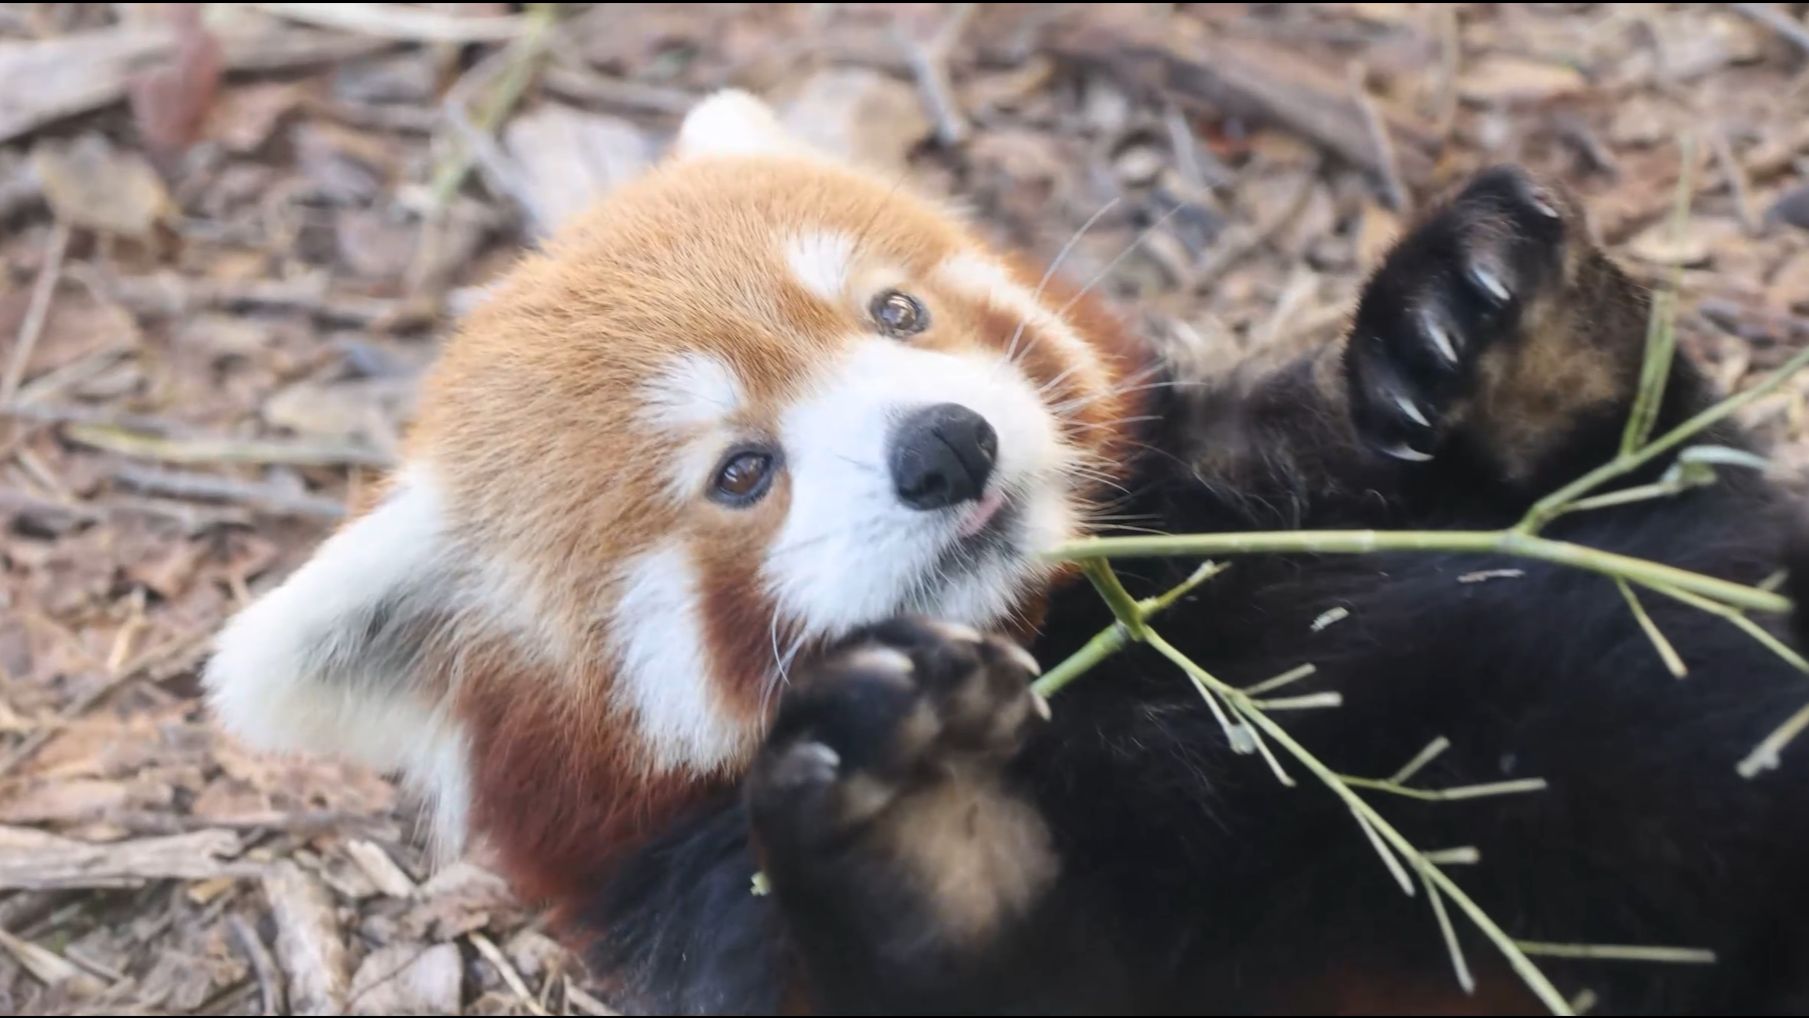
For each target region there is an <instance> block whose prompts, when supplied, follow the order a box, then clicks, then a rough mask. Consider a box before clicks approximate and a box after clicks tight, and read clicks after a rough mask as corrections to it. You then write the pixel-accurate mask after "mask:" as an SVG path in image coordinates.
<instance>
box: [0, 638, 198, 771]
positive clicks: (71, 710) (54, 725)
mask: <svg viewBox="0 0 1809 1018" xmlns="http://www.w3.org/2000/svg"><path fill="white" fill-rule="evenodd" d="M212 636H213V627H212V626H209V627H207V628H205V629H201V630H197V631H194V632H190V633H186V634H183V635H181V636H176V637H172V638H171V639H168V640H165V641H164V642H163V643H161V644H158V645H157V646H156V647H153V648H151V649H150V650H147V651H145V652H143V653H141V654H139V655H138V657H136V658H134V659H133V660H131V661H129V662H127V663H126V664H125V665H122V666H121V667H120V669H119V670H118V671H117V672H115V673H114V674H113V675H111V676H109V677H108V678H107V679H106V680H105V681H103V682H100V683H97V684H96V685H95V686H94V687H93V688H91V689H89V690H88V691H87V692H85V693H83V694H82V695H80V696H78V697H76V698H75V699H74V700H71V701H69V703H67V704H65V705H64V707H63V709H62V710H61V711H59V712H57V717H56V720H55V721H54V722H51V723H49V724H46V725H45V726H44V727H42V728H39V729H38V730H37V731H35V732H32V733H31V734H30V735H27V736H26V737H25V738H24V739H23V740H22V741H21V742H20V743H19V745H17V746H15V747H13V751H12V752H11V753H8V754H7V755H6V756H5V757H3V758H0V776H4V775H6V774H10V773H11V772H12V770H13V768H15V767H17V766H19V765H20V764H21V763H24V762H25V761H26V760H29V759H31V757H32V756H33V755H34V754H36V753H37V751H38V750H40V749H42V748H43V747H44V744H45V743H47V742H49V741H50V740H51V739H52V738H53V737H54V736H55V735H56V734H57V733H58V732H61V731H62V730H63V726H65V725H67V724H68V723H69V722H71V721H73V720H75V719H76V718H78V717H81V716H82V715H83V714H86V713H87V712H88V711H89V709H90V708H92V707H93V706H94V705H95V704H97V703H99V702H101V701H102V700H104V699H106V698H107V696H108V695H109V694H111V693H112V692H113V691H114V690H116V689H118V688H119V687H121V686H123V685H125V684H126V683H128V682H131V681H132V680H134V679H136V678H138V677H139V676H141V675H144V674H146V673H148V672H150V671H151V670H152V669H154V668H156V667H157V666H159V665H162V664H166V663H168V662H172V661H181V660H183V659H184V655H190V654H192V655H195V656H197V657H198V656H199V655H200V653H201V652H202V651H203V650H204V648H205V647H206V645H207V642H208V640H209V639H211V638H212Z"/></svg>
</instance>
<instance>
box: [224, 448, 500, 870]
mask: <svg viewBox="0 0 1809 1018" xmlns="http://www.w3.org/2000/svg"><path fill="white" fill-rule="evenodd" d="M445 542H446V537H445V521H444V511H443V506H442V501H441V496H440V493H439V488H438V485H437V484H436V483H435V482H434V481H433V479H432V478H431V477H430V476H429V475H428V474H427V472H426V471H425V470H424V469H422V468H420V467H411V468H407V469H405V470H404V471H403V472H402V473H401V474H400V475H399V476H398V478H397V485H396V488H395V490H394V491H393V492H392V493H391V494H390V495H389V496H388V497H387V498H385V499H384V501H383V502H382V504H380V505H379V506H377V507H376V508H375V509H373V510H371V511H370V512H369V513H368V514H366V515H365V516H363V517H361V518H360V519H358V520H356V521H354V522H353V523H351V524H350V525H348V526H347V527H346V528H345V529H344V530H341V531H340V532H339V533H338V534H335V535H334V536H333V537H331V538H329V539H328V540H327V541H326V542H325V543H324V544H322V546H321V548H320V549H319V551H317V552H316V553H315V555H314V557H313V558H312V559H310V560H309V561H308V562H307V564H305V565H303V566H302V567H301V568H300V569H298V570H296V571H295V573H294V574H293V575H291V576H290V577H289V578H288V580H287V581H285V582H284V583H283V584H282V585H281V586H278V587H277V588H276V589H275V590H272V591H270V592H269V593H268V594H266V595H264V596H263V597H262V598H260V599H259V600H257V601H256V602H255V603H253V604H252V605H251V606H250V607H248V608H246V609H245V610H243V611H241V612H240V613H239V614H238V615H237V616H236V617H234V618H233V619H232V621H231V622H229V623H228V624H227V626H226V627H225V629H224V630H222V631H221V633H220V635H219V637H218V640H217V641H216V643H215V649H214V654H213V657H212V658H211V659H210V660H209V662H208V665H207V668H206V671H205V674H204V679H203V681H204V682H205V684H206V686H207V688H208V701H209V704H210V705H211V707H212V709H213V711H214V713H215V715H216V716H217V717H218V718H219V719H220V721H221V723H222V724H223V725H224V726H225V728H226V729H227V730H228V731H229V732H231V733H232V734H233V735H234V736H235V737H237V738H239V739H241V740H243V741H245V742H246V743H247V744H249V745H252V746H255V747H257V748H259V749H262V750H265V751H274V752H314V753H323V754H330V755H336V756H342V757H346V758H349V759H353V760H356V761H358V762H360V763H363V764H366V765H368V766H371V767H375V768H378V769H381V770H385V771H393V772H400V773H402V774H403V775H404V776H405V777H406V778H407V779H408V780H409V783H410V784H411V785H414V786H415V787H417V788H419V789H420V790H422V791H423V792H424V793H425V794H426V795H427V797H428V799H429V800H430V801H431V803H432V805H433V808H434V834H435V841H436V842H437V847H439V848H440V849H441V850H443V851H456V850H457V847H458V846H459V844H460V842H461V841H462V838H463V836H464V829H465V816H466V813H467V811H468V807H469V799H470V778H469V774H468V773H467V767H466V744H465V738H464V735H463V733H462V731H461V730H460V728H459V725H458V723H457V722H456V721H454V720H453V719H452V718H451V717H449V716H448V714H447V711H446V707H445V700H444V691H443V690H438V689H433V688H428V685H427V683H428V677H425V676H422V675H420V674H417V673H416V672H415V671H414V666H415V664H416V659H415V656H414V654H415V651H416V650H418V648H417V647H414V646H412V645H408V644H406V643H405V642H403V641H404V640H405V639H406V638H407V637H410V636H418V637H419V639H422V640H426V639H429V638H430V637H429V636H428V635H427V634H425V633H416V632H414V631H410V632H408V633H407V634H405V635H397V634H390V635H389V636H388V637H385V636H384V635H381V634H380V635H377V636H373V635H372V628H373V627H372V624H371V621H372V619H373V618H375V617H378V613H387V614H388V615H389V616H390V617H391V618H392V619H399V620H403V621H402V622H401V623H399V624H403V625H406V620H407V619H408V618H418V617H421V616H422V615H423V614H424V613H431V612H433V611H434V610H435V609H436V607H437V606H438V604H439V603H438V602H435V601H434V600H433V598H434V597H436V596H444V594H443V592H439V591H435V590H433V589H431V588H432V587H433V584H432V583H431V578H432V576H433V575H434V573H435V572H436V571H438V570H439V569H441V567H442V563H443V560H444V558H445V554H444V552H445ZM423 580H427V581H429V582H428V583H427V584H426V586H425V588H424V586H423V583H422V581H423ZM373 641H374V642H373Z"/></svg>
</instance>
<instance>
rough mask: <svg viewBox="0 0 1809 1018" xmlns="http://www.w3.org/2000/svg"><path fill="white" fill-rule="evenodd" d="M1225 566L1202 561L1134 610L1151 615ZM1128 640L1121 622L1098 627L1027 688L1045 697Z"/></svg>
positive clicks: (1083, 673) (1080, 674) (1184, 594)
mask: <svg viewBox="0 0 1809 1018" xmlns="http://www.w3.org/2000/svg"><path fill="white" fill-rule="evenodd" d="M1229 568H1230V566H1228V565H1225V564H1224V563H1220V562H1206V563H1203V564H1201V566H1200V567H1199V568H1198V569H1195V570H1194V571H1193V573H1192V575H1190V576H1188V577H1187V579H1185V580H1182V581H1181V582H1180V583H1178V584H1176V585H1175V586H1174V587H1173V588H1172V589H1170V590H1169V591H1168V592H1166V593H1164V594H1161V595H1160V596H1157V597H1153V598H1150V599H1148V600H1146V601H1142V602H1139V603H1138V605H1137V608H1138V611H1139V613H1140V614H1141V616H1142V618H1144V619H1150V618H1153V617H1155V616H1156V615H1157V614H1159V613H1161V612H1162V611H1164V610H1165V609H1167V608H1168V607H1169V606H1170V605H1172V604H1174V603H1175V602H1176V601H1179V600H1180V599H1182V598H1183V597H1186V596H1187V595H1188V594H1190V593H1192V592H1193V589H1194V588H1195V587H1198V586H1199V585H1200V584H1202V583H1205V582H1206V581H1207V580H1210V579H1212V578H1213V577H1214V576H1217V575H1218V574H1220V573H1222V572H1224V571H1225V570H1226V569H1229ZM1130 642H1131V634H1130V632H1129V631H1128V630H1126V629H1125V627H1124V626H1123V625H1122V624H1119V623H1113V624H1112V625H1111V626H1108V627H1106V628H1105V629H1102V630H1100V631H1099V633H1097V634H1096V635H1095V636H1094V637H1093V638H1092V639H1091V640H1088V641H1087V642H1086V644H1085V645H1084V646H1082V647H1081V648H1080V649H1079V650H1077V651H1075V652H1074V653H1073V654H1072V655H1070V656H1069V657H1068V659H1067V660H1065V661H1063V662H1062V663H1061V664H1058V665H1056V666H1055V667H1053V668H1050V669H1048V670H1047V671H1045V672H1043V674H1042V675H1041V676H1040V677H1039V678H1038V679H1037V680H1036V681H1035V682H1033V683H1031V684H1030V689H1031V691H1032V692H1034V693H1036V695H1038V696H1040V697H1043V698H1045V699H1047V698H1049V697H1051V696H1054V695H1055V694H1056V692H1057V691H1058V690H1060V689H1061V688H1062V687H1063V686H1066V685H1067V684H1068V683H1070V682H1073V681H1074V680H1075V679H1077V678H1080V677H1081V676H1082V675H1085V674H1086V673H1087V672H1088V671H1089V670H1090V669H1092V667H1093V666H1094V665H1097V664H1098V663H1099V662H1101V661H1104V660H1105V659H1106V658H1108V657H1111V656H1112V655H1113V654H1116V653H1118V652H1119V651H1121V650H1123V649H1124V647H1125V645H1126V644H1127V643H1130Z"/></svg>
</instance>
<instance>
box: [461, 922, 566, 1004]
mask: <svg viewBox="0 0 1809 1018" xmlns="http://www.w3.org/2000/svg"><path fill="white" fill-rule="evenodd" d="M465 939H467V940H469V941H471V946H472V947H475V948H477V953H478V954H481V955H483V956H484V960H485V961H487V962H489V963H490V967H492V968H494V969H496V971H497V973H498V974H499V975H501V976H502V980H503V982H504V983H507V984H508V986H509V990H510V992H512V993H514V994H515V997H516V999H517V1000H519V1001H520V1002H521V1006H522V1007H523V1008H525V1009H527V1011H528V1012H529V1013H530V1014H536V1015H542V1016H544V1015H545V1014H546V1013H547V1011H546V1008H544V1007H541V1006H540V1002H539V1001H537V1000H535V999H534V994H533V993H531V992H529V990H528V984H527V983H525V982H523V981H522V978H521V973H519V972H517V971H515V966H513V965H511V964H509V959H508V958H507V957H505V956H504V955H503V953H502V949H501V948H498V947H497V946H496V945H495V944H494V943H492V942H491V940H490V938H489V937H486V936H484V935H483V934H482V933H479V932H477V931H476V930H472V931H471V932H470V933H467V934H465Z"/></svg>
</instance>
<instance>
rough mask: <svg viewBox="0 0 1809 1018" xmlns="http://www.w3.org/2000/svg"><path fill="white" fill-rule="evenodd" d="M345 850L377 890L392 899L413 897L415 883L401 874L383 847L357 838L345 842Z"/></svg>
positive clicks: (404, 874) (399, 868)
mask: <svg viewBox="0 0 1809 1018" xmlns="http://www.w3.org/2000/svg"><path fill="white" fill-rule="evenodd" d="M345 850H346V854H347V855H349V856H351V857H352V862H354V863H356V864H357V865H358V868H359V869H360V870H363V871H364V875H365V876H366V877H369V878H370V881H371V884H372V886H374V887H376V888H377V890H379V891H381V892H382V893H384V894H387V895H389V896H390V897H392V898H412V897H414V896H415V890H416V888H415V882H414V881H413V880H411V879H409V876H408V874H406V873H404V872H402V867H400V866H397V865H396V862H395V860H394V859H391V858H390V857H389V853H388V852H385V851H384V850H383V846H381V845H378V844H377V843H376V842H374V841H366V840H364V839H362V838H359V839H356V840H353V841H348V842H346V846H345Z"/></svg>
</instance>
